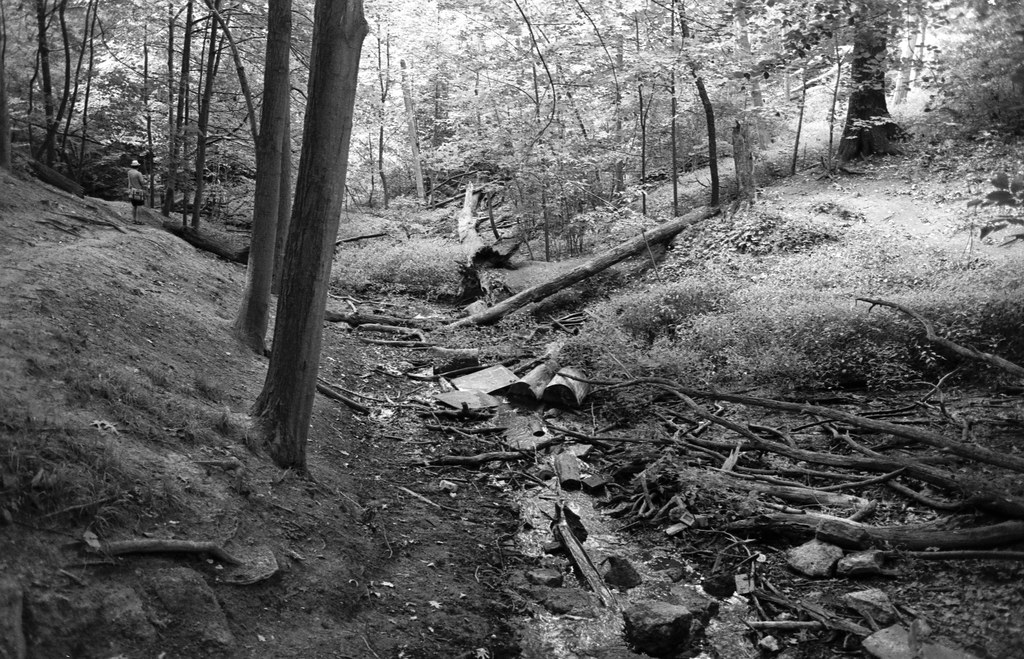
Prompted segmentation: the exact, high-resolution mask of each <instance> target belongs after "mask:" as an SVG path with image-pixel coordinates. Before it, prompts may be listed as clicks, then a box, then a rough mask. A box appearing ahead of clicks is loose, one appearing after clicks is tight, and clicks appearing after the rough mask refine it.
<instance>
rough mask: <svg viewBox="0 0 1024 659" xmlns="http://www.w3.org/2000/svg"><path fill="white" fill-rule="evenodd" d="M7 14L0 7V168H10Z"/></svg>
mask: <svg viewBox="0 0 1024 659" xmlns="http://www.w3.org/2000/svg"><path fill="white" fill-rule="evenodd" d="M6 52H7V16H6V14H5V12H4V11H3V7H0V169H6V170H8V171H9V170H10V169H11V115H10V112H9V108H8V104H7V61H6V56H5V55H6Z"/></svg>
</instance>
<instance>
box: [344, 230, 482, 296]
mask: <svg viewBox="0 0 1024 659" xmlns="http://www.w3.org/2000/svg"><path fill="white" fill-rule="evenodd" d="M463 256H464V255H463V252H462V248H461V247H460V246H459V245H458V244H456V243H454V242H451V241H447V240H443V239H441V238H417V239H412V240H409V241H406V242H402V243H397V244H392V245H388V246H381V245H367V246H366V247H362V248H354V249H346V250H343V251H342V252H341V254H340V256H339V257H338V258H337V259H335V262H334V269H333V271H332V275H331V286H332V287H333V288H334V289H336V290H339V291H345V292H350V293H362V292H365V291H367V290H376V291H382V292H385V291H386V292H398V293H407V294H410V295H415V296H418V297H423V298H428V299H436V298H450V297H454V296H455V295H457V294H458V292H459V286H460V283H461V276H460V274H459V269H458V265H457V263H458V261H459V260H461V259H462V258H463Z"/></svg>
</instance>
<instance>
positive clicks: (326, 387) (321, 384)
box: [316, 379, 370, 414]
mask: <svg viewBox="0 0 1024 659" xmlns="http://www.w3.org/2000/svg"><path fill="white" fill-rule="evenodd" d="M316 390H317V391H319V392H320V393H322V394H323V395H324V396H327V397H328V398H330V399H331V400H336V401H338V402H339V403H344V404H345V405H347V406H349V407H350V408H351V409H353V410H355V411H356V412H359V413H360V414H369V413H370V408H369V407H367V406H366V405H363V404H362V403H357V402H356V401H354V400H352V399H351V398H349V397H348V396H346V395H345V394H343V393H341V392H340V391H338V387H336V386H335V385H333V384H331V383H330V382H328V381H326V380H323V379H318V380H317V383H316Z"/></svg>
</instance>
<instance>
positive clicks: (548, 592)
mask: <svg viewBox="0 0 1024 659" xmlns="http://www.w3.org/2000/svg"><path fill="white" fill-rule="evenodd" d="M535 595H536V596H537V598H538V600H539V601H540V603H541V604H542V605H543V606H544V608H545V609H547V610H548V611H550V612H551V613H554V614H555V615H564V614H567V613H571V614H573V615H577V616H584V617H587V618H594V617H596V616H597V598H596V597H595V596H594V595H592V594H591V593H588V592H584V591H582V590H576V589H575V588H557V589H554V588H552V589H548V588H545V589H537V592H536V593H535Z"/></svg>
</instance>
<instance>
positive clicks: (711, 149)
mask: <svg viewBox="0 0 1024 659" xmlns="http://www.w3.org/2000/svg"><path fill="white" fill-rule="evenodd" d="M693 77H694V84H696V85H697V95H698V96H699V97H700V103H701V105H703V106H704V117H705V119H706V120H707V125H708V167H709V168H710V169H711V202H710V205H711V206H717V205H718V199H719V189H718V188H719V186H718V137H717V136H716V133H715V108H714V106H712V105H711V99H710V98H708V90H707V89H706V88H705V87H704V78H702V77H700V76H699V75H697V72H696V71H694V72H693Z"/></svg>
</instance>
